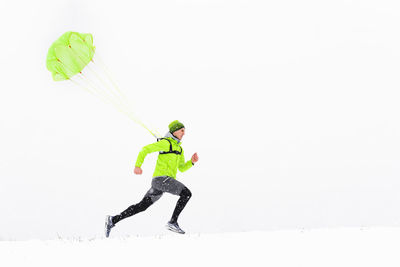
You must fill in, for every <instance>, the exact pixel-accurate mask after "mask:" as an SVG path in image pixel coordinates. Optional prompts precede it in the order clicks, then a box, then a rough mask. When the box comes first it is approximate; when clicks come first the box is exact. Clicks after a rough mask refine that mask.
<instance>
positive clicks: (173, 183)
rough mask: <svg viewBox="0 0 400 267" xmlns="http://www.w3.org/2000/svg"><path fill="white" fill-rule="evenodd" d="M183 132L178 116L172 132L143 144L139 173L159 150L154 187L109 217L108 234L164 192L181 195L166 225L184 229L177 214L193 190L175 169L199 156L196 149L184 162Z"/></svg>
mask: <svg viewBox="0 0 400 267" xmlns="http://www.w3.org/2000/svg"><path fill="white" fill-rule="evenodd" d="M184 134H185V126H184V125H183V124H182V123H181V122H179V121H177V120H176V121H173V122H171V123H170V124H169V132H168V133H167V134H166V135H165V137H164V138H161V139H159V140H158V141H157V142H155V143H153V144H150V145H147V146H145V147H143V148H142V150H141V151H140V153H139V155H138V157H137V160H136V164H135V170H134V173H135V174H137V175H140V174H142V169H141V168H140V167H141V166H142V164H143V161H144V159H145V157H146V156H147V154H149V153H152V152H159V155H158V159H157V164H156V169H155V171H154V173H153V179H152V181H151V188H150V189H149V191H147V193H146V195H145V196H144V198H143V199H142V200H141V201H140V202H139V203H137V204H135V205H132V206H130V207H128V208H127V209H126V210H124V211H123V212H121V213H120V214H118V215H115V216H107V217H106V224H105V234H106V237H109V235H110V231H111V228H113V227H114V226H115V225H116V224H117V223H118V222H119V221H121V220H123V219H125V218H128V217H130V216H132V215H135V214H137V213H139V212H142V211H145V210H146V209H147V208H148V207H150V206H151V205H152V204H153V203H154V202H156V201H157V200H159V199H160V197H161V196H162V195H163V193H165V192H167V193H171V194H174V195H177V196H179V199H178V202H177V203H176V207H175V210H174V212H173V214H172V217H171V220H170V221H169V222H168V223H167V225H166V227H167V229H169V230H171V231H174V232H176V233H180V234H184V233H185V232H184V231H183V230H182V229H181V228H180V227H179V225H178V217H179V214H180V213H181V212H182V210H183V209H184V207H185V206H186V204H187V202H188V201H189V199H190V198H191V196H192V193H191V192H190V190H189V189H188V188H187V187H186V186H185V185H184V184H182V183H181V182H179V181H177V180H176V173H177V170H178V169H179V171H181V172H184V171H187V170H189V169H190V168H191V167H192V166H193V165H194V163H196V162H197V161H198V160H199V157H198V156H197V153H194V154H193V156H192V158H191V160H188V161H186V162H185V157H184V154H183V149H182V147H181V140H182V137H183V136H184Z"/></svg>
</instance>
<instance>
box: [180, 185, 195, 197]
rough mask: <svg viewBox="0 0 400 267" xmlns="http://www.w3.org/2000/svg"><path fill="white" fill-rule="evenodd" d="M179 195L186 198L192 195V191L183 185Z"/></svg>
mask: <svg viewBox="0 0 400 267" xmlns="http://www.w3.org/2000/svg"><path fill="white" fill-rule="evenodd" d="M179 196H181V197H186V198H187V199H189V198H191V197H192V192H190V190H189V188H187V187H185V188H184V189H183V190H182V192H181V193H180V194H179Z"/></svg>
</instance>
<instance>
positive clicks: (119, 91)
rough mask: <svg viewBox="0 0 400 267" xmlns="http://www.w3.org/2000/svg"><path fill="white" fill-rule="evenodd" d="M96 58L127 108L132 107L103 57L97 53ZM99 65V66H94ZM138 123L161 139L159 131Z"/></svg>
mask: <svg viewBox="0 0 400 267" xmlns="http://www.w3.org/2000/svg"><path fill="white" fill-rule="evenodd" d="M94 57H95V58H96V62H99V63H100V64H99V65H100V66H101V68H102V69H103V71H104V72H105V74H106V75H107V78H108V80H109V81H110V82H111V83H112V85H113V86H114V88H115V89H116V90H117V92H118V93H119V95H120V97H121V99H123V100H124V102H125V104H126V105H127V106H129V107H130V106H132V104H131V103H130V101H129V99H128V97H126V95H125V94H124V93H123V92H122V91H121V90H120V89H119V87H118V85H117V83H116V82H115V81H114V79H113V78H112V75H111V73H110V71H109V70H108V68H107V66H106V64H105V63H104V61H103V60H102V59H101V57H100V56H99V53H98V52H97V53H96V54H95V55H94ZM92 62H93V63H95V61H94V60H93V59H92ZM94 65H97V64H94ZM137 123H139V124H140V125H141V126H142V127H144V128H145V129H146V130H147V131H149V132H150V133H151V134H152V135H153V136H154V137H155V138H156V139H158V138H161V135H160V134H159V133H158V132H157V131H154V132H153V131H151V130H150V129H149V128H148V127H147V126H146V125H144V123H142V122H141V121H139V120H137Z"/></svg>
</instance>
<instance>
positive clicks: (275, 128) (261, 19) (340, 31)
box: [0, 0, 400, 240]
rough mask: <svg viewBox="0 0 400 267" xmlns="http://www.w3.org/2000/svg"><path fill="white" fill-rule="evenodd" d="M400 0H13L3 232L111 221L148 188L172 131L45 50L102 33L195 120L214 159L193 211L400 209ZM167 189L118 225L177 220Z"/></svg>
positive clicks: (89, 231)
mask: <svg viewBox="0 0 400 267" xmlns="http://www.w3.org/2000/svg"><path fill="white" fill-rule="evenodd" d="M399 12H400V6H399V4H398V2H397V1H381V0H380V1H377V0H374V1H372V0H371V1H311V0H305V1H294V0H284V1H255V0H248V1H232V0H231V1H222V0H216V1H195V0H192V1H190V0H187V1H168V0H162V1H161V0H160V1H35V2H31V1H13V2H11V1H2V2H1V4H0V25H1V30H2V33H1V35H0V73H1V76H0V77H1V86H0V137H1V138H0V214H1V215H0V216H1V220H0V229H1V230H0V239H3V240H9V239H30V238H43V239H46V238H55V237H57V236H61V237H77V236H82V237H93V236H101V235H102V234H103V221H104V217H105V215H106V214H116V213H119V212H121V211H122V210H124V209H125V208H127V207H128V206H129V205H131V204H134V203H136V202H137V201H139V200H140V199H141V198H142V197H143V195H144V193H145V192H146V191H147V189H148V188H149V186H150V181H151V176H152V173H153V168H154V165H155V159H156V155H151V156H149V157H148V158H146V161H145V164H144V165H143V170H144V174H143V175H142V176H134V175H133V165H134V162H135V161H136V157H137V154H138V152H139V151H140V149H141V147H142V146H144V145H146V144H149V143H151V142H153V141H154V138H153V137H152V136H151V135H150V134H149V133H148V132H146V131H145V130H144V129H143V128H141V127H140V126H138V125H137V124H134V123H132V121H130V120H129V119H128V118H127V117H125V116H123V115H121V114H120V113H118V112H117V111H115V110H114V109H113V108H112V107H111V106H107V105H105V104H104V103H102V102H101V101H99V100H98V99H96V98H94V97H93V96H91V95H90V94H88V93H87V92H85V91H83V90H82V89H81V88H79V87H77V86H75V85H73V84H72V83H69V82H54V81H53V80H52V78H51V74H50V72H48V71H47V69H46V66H45V59H46V55H47V50H48V48H49V47H50V45H51V43H52V42H53V41H55V40H56V39H57V38H58V37H59V36H60V35H61V34H63V33H64V32H66V31H70V30H72V31H78V32H84V33H86V32H89V33H92V34H93V36H94V43H95V45H96V47H97V51H98V53H100V54H101V55H102V58H103V59H104V61H105V62H106V63H107V66H108V67H109V68H110V69H111V71H112V73H113V74H114V77H115V78H116V80H117V81H118V84H119V86H120V87H121V88H122V90H123V91H124V92H125V93H126V94H127V95H128V97H129V99H131V100H132V102H133V103H134V106H133V109H134V110H135V113H136V115H137V117H139V118H141V119H142V120H143V121H144V122H145V123H146V124H148V125H149V126H150V127H152V128H155V129H157V130H158V131H159V132H161V133H164V132H166V131H167V125H168V124H169V123H170V122H171V121H172V120H175V119H178V120H180V121H182V122H183V123H184V124H185V125H186V130H187V133H186V136H185V137H184V140H183V147H184V149H185V152H186V157H187V158H188V159H189V158H190V156H191V155H192V154H193V153H194V152H198V154H199V157H200V161H199V162H198V164H197V165H196V166H195V167H194V168H192V169H191V170H189V171H188V172H186V173H184V174H178V179H179V180H180V181H182V182H183V183H185V184H186V185H187V186H188V187H189V188H190V189H191V191H192V193H193V198H192V199H191V201H190V203H189V204H188V206H187V208H186V209H185V210H184V211H183V213H182V215H181V218H180V224H181V226H182V228H184V229H185V230H186V231H188V232H225V231H242V230H267V229H283V228H315V227H337V226H371V225H384V226H393V225H399V224H400V211H399V207H398V206H399V203H400V195H399V193H398V192H399V189H400V182H399V174H400V171H399V161H400V153H399V149H400V141H399V134H400V133H399V129H400V123H399V119H398V117H399V116H398V114H399V113H400V107H399V105H398V102H399V96H400V94H399V93H398V92H399V84H400V83H399V79H398V73H399V70H400V66H399V62H400V61H399V58H400V50H399V47H400V35H399V26H400V17H399V16H398V14H399ZM176 200H177V198H176V197H175V196H167V195H165V196H163V198H162V199H161V200H160V201H159V202H157V203H156V204H155V205H154V206H153V207H151V208H149V210H147V211H146V212H145V213H142V214H140V215H137V216H135V217H133V218H130V219H127V220H125V221H123V222H121V223H120V224H119V225H118V227H116V228H115V230H113V235H115V236H124V235H137V234H140V235H147V234H156V233H161V232H163V231H164V229H163V225H164V224H165V223H166V222H167V221H168V219H169V217H170V215H171V213H172V210H173V208H174V205H175V201H176Z"/></svg>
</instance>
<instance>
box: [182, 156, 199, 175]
mask: <svg viewBox="0 0 400 267" xmlns="http://www.w3.org/2000/svg"><path fill="white" fill-rule="evenodd" d="M198 160H199V158H198V156H197V153H195V154H194V155H193V156H192V159H190V160H188V161H186V162H185V156H184V154H183V151H182V154H181V157H180V160H179V165H178V169H179V171H180V172H185V171H187V170H189V169H190V168H191V167H192V166H193V165H194V163H195V162H197V161H198Z"/></svg>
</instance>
